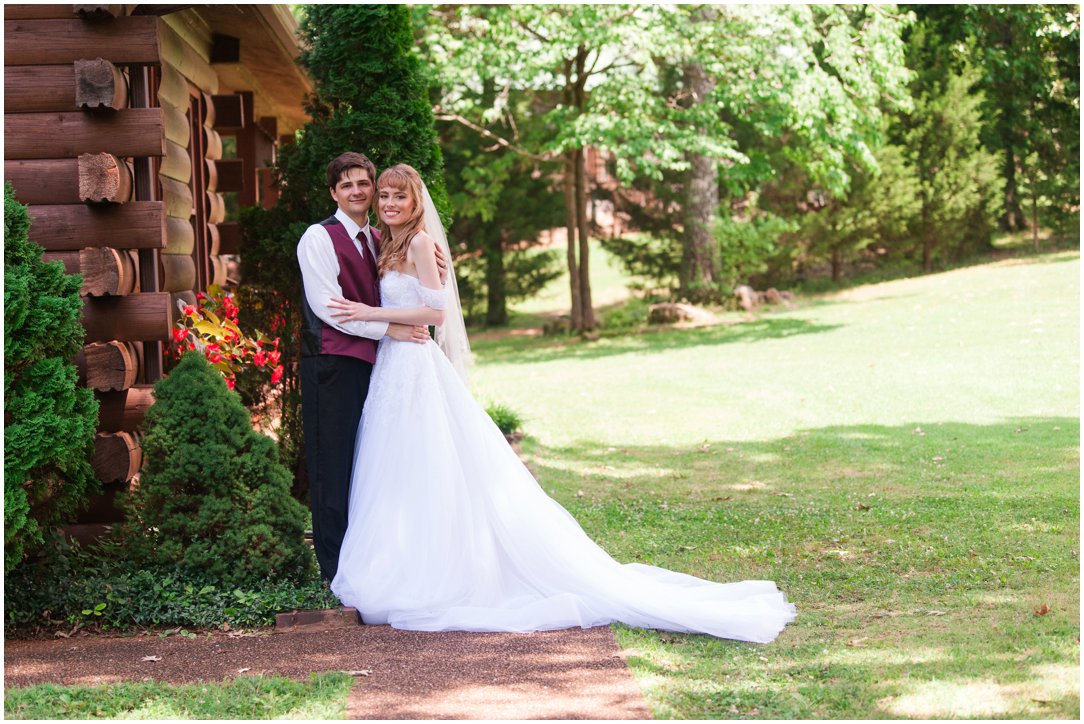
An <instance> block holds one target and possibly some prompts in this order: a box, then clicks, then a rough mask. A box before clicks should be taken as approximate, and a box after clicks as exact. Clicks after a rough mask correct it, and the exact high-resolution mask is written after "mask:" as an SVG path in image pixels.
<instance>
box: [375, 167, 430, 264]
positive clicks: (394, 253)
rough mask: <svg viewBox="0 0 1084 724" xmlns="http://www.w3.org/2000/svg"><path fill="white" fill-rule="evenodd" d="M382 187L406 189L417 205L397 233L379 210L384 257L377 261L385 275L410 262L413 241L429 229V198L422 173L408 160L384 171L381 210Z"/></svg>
mask: <svg viewBox="0 0 1084 724" xmlns="http://www.w3.org/2000/svg"><path fill="white" fill-rule="evenodd" d="M381 189H395V190H396V191H404V190H405V191H406V192H407V195H408V196H409V197H410V198H411V200H412V201H413V202H414V208H413V209H412V210H411V212H410V216H409V217H407V220H406V223H404V224H403V225H402V226H400V227H399V232H398V233H397V234H392V233H391V230H390V229H389V228H388V226H387V224H385V223H384V220H383V219H379V216H380V215H379V213H378V214H377V217H378V219H379V221H378V223H379V225H380V258H379V259H378V260H377V269H378V271H379V273H380V276H384V274H385V272H387V271H388V270H389V269H392V268H394V267H396V266H399V265H401V264H403V263H404V262H405V261H406V255H407V249H408V248H409V246H410V240H411V239H413V238H414V235H415V234H417V233H418V232H419V231H423V230H424V229H425V219H424V216H425V208H424V206H425V201H424V193H423V191H422V189H423V185H422V177H421V176H419V175H418V172H417V171H415V170H414V168H413V167H412V166H408V165H407V164H405V163H398V164H396V165H394V166H392V167H391V168H388V169H385V171H384V173H382V174H380V178H379V179H377V181H376V193H377V205H378V206H377V208H378V209H379V203H380V190H381Z"/></svg>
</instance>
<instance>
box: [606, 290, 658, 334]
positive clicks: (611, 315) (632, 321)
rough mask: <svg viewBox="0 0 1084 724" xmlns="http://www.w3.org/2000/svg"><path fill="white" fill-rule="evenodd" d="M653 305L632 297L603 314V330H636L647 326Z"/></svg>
mask: <svg viewBox="0 0 1084 724" xmlns="http://www.w3.org/2000/svg"><path fill="white" fill-rule="evenodd" d="M650 307H651V303H650V302H649V301H648V300H646V299H641V298H640V297H630V298H629V299H627V300H626V301H625V302H624V303H622V304H621V305H619V306H616V307H614V308H613V309H608V310H606V311H604V312H603V313H602V328H603V329H635V328H637V327H642V326H644V325H645V324H647V310H648V309H649V308H650Z"/></svg>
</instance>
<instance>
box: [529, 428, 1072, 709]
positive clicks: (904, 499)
mask: <svg viewBox="0 0 1084 724" xmlns="http://www.w3.org/2000/svg"><path fill="white" fill-rule="evenodd" d="M1079 434H1080V425H1079V420H1078V419H1077V418H1071V417H1019V418H1009V419H1005V420H1002V421H999V422H996V423H991V424H973V423H961V422H946V423H938V422H921V423H917V422H916V423H910V424H904V425H853V426H829V427H823V428H812V429H807V430H800V431H797V432H795V433H794V434H793V435H788V436H785V437H780V438H776V439H770V440H758V441H729V440H713V441H698V442H690V443H689V444H687V445H681V446H628V445H622V444H621V443H620V442H615V441H613V440H610V441H604V442H581V443H577V444H575V445H571V446H567V447H554V448H545V447H542V446H540V445H538V444H536V443H535V444H532V445H526V446H525V451H526V453H527V457H528V462H529V464H530V466H531V468H532V470H534V471H535V473H536V474H537V475H538V478H539V481H540V483H541V484H542V485H543V487H544V488H545V489H546V490H547V491H548V492H550V493H551V494H552V495H554V496H555V497H556V498H557V499H558V500H559V502H561V503H562V505H564V506H565V507H566V508H567V509H568V510H569V512H570V513H572V514H573V515H574V516H575V517H576V519H577V520H578V521H580V523H581V525H583V527H584V529H585V530H586V531H587V532H588V534H589V535H590V536H592V537H593V538H594V539H595V540H597V541H598V542H599V543H600V544H601V545H603V547H604V548H605V549H606V550H607V551H608V552H610V554H611V555H613V556H614V557H615V558H616V559H618V560H620V561H628V562H631V561H639V562H643V563H648V564H652V565H659V566H663V567H666V568H670V569H673V570H679V571H683V572H687V573H691V574H693V575H697V576H700V577H703V578H708V579H711V580H716V581H733V580H742V579H757V578H764V579H769V580H774V581H776V582H777V584H778V585H779V587H780V588H781V589H782V590H783V591H785V592H786V593H787V595H788V597H789V598H790V599H791V600H792V601H794V602H795V603H796V605H797V607H798V612H799V613H798V619H797V620H796V621H795V622H794V623H793V624H792V625H791V626H789V627H788V628H787V629H786V631H784V633H783V634H782V635H781V637H780V638H779V639H778V640H777V641H776V642H775V643H774V644H772V645H771V646H767V647H760V646H755V645H750V644H742V643H738V642H731V641H720V640H717V639H712V638H710V637H707V636H683V635H676V634H665V633H660V632H651V631H640V630H634V629H626V628H623V627H622V628H620V629H619V640H620V642H621V644H622V646H623V647H625V648H626V649H627V650H628V655H629V664H630V667H631V668H632V669H633V671H634V672H635V673H637V675H638V676H640V677H641V678H642V684H643V685H644V686H645V689H646V693H647V695H648V698H649V700H650V702H651V704H652V707H653V710H654V713H655V716H657V717H662V718H704V717H707V718H733V717H735V716H741V717H746V718H769V719H788V718H859V719H864V718H885V717H889V718H896V717H902V718H908V717H914V718H931V717H933V718H952V717H980V718H985V717H1006V716H1008V717H1028V718H1064V717H1070V718H1073V717H1075V716H1076V715H1077V714H1078V713H1079V692H1078V690H1077V689H1076V688H1075V687H1076V683H1075V682H1076V677H1077V676H1078V673H1079V644H1078V643H1077V642H1078V640H1079V572H1080V568H1079V566H1080V564H1079V558H1078V553H1077V552H1078V551H1079V543H1080V540H1079V525H1080V515H1079V510H1080V488H1079V440H1080V438H1079ZM1040 604H1049V609H1050V610H1049V612H1048V613H1043V614H1042V615H1040V614H1037V613H1036V612H1035V610H1036V608H1037V607H1038V606H1039V605H1040Z"/></svg>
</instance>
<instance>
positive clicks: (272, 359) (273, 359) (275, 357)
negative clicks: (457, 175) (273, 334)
mask: <svg viewBox="0 0 1084 724" xmlns="http://www.w3.org/2000/svg"><path fill="white" fill-rule="evenodd" d="M281 357H282V353H281V352H279V351H278V350H277V349H276V350H275V351H274V352H270V353H269V354H268V355H267V361H268V362H269V363H271V364H273V365H277V364H278V363H279V359H280V358H281Z"/></svg>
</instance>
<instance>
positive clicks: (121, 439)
mask: <svg viewBox="0 0 1084 724" xmlns="http://www.w3.org/2000/svg"><path fill="white" fill-rule="evenodd" d="M142 464H143V452H142V450H141V449H140V447H139V442H138V440H137V438H136V436H135V435H133V434H132V433H130V432H100V433H98V435H97V436H96V437H95V438H94V455H93V456H92V457H91V458H90V466H91V467H92V468H94V475H95V476H96V477H97V478H98V480H101V481H102V482H103V483H126V482H128V481H129V480H131V479H132V478H133V477H135V474H136V473H138V472H139V466H140V465H142Z"/></svg>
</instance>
